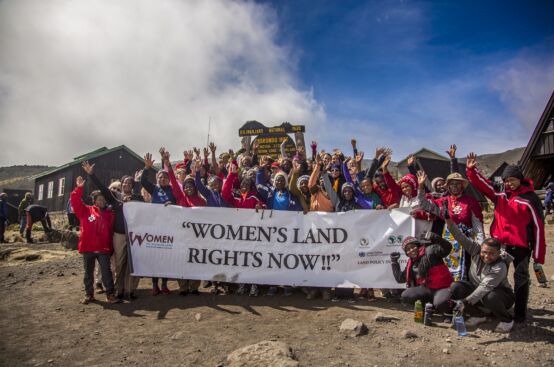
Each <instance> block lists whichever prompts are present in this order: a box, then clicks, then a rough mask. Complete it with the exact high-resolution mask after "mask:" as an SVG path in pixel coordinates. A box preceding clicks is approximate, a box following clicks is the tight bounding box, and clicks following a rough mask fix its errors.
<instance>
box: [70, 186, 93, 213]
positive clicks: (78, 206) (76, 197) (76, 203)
mask: <svg viewBox="0 0 554 367" xmlns="http://www.w3.org/2000/svg"><path fill="white" fill-rule="evenodd" d="M76 184H77V187H75V190H73V191H72V192H71V195H70V196H69V200H70V201H71V207H72V208H73V212H74V213H75V215H76V216H77V218H79V219H80V220H86V218H87V217H88V216H89V211H88V209H87V207H86V205H85V204H84V203H83V199H82V198H83V188H84V186H85V180H84V179H83V178H82V177H81V176H79V177H77V179H76Z"/></svg>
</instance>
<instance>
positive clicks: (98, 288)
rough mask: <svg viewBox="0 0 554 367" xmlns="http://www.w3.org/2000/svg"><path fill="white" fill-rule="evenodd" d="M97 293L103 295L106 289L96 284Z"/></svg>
mask: <svg viewBox="0 0 554 367" xmlns="http://www.w3.org/2000/svg"><path fill="white" fill-rule="evenodd" d="M96 293H98V294H102V293H104V287H103V286H102V283H100V282H96Z"/></svg>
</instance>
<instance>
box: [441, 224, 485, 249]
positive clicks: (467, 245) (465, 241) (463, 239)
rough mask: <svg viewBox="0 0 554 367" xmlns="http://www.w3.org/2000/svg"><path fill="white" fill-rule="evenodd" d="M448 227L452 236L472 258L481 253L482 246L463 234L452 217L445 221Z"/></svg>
mask: <svg viewBox="0 0 554 367" xmlns="http://www.w3.org/2000/svg"><path fill="white" fill-rule="evenodd" d="M445 221H446V225H447V227H448V230H449V231H450V233H452V236H454V238H455V239H456V241H458V243H459V244H460V245H461V246H462V247H463V248H464V249H465V250H466V251H467V252H468V253H469V254H470V256H475V255H479V253H480V252H481V246H479V245H478V244H477V243H475V242H473V241H472V240H471V239H469V238H467V236H466V235H465V234H464V233H463V232H462V230H461V229H460V228H458V226H457V225H456V224H455V223H454V222H453V221H452V219H450V217H448V218H446V219H445Z"/></svg>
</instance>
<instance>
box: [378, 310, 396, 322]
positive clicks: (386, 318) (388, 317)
mask: <svg viewBox="0 0 554 367" xmlns="http://www.w3.org/2000/svg"><path fill="white" fill-rule="evenodd" d="M399 320H400V319H399V318H398V317H395V316H391V315H383V313H381V312H378V313H377V315H375V321H381V322H383V321H399Z"/></svg>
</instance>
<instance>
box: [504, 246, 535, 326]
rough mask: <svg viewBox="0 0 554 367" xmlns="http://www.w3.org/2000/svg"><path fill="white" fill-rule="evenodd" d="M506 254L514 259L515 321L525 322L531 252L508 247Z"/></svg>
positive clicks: (523, 248)
mask: <svg viewBox="0 0 554 367" xmlns="http://www.w3.org/2000/svg"><path fill="white" fill-rule="evenodd" d="M506 252H507V253H509V254H510V255H512V256H513V257H514V267H515V268H514V293H515V295H516V302H515V306H514V319H515V320H516V321H523V320H525V317H526V316H527V301H528V300H529V284H530V279H529V261H530V260H531V250H530V249H529V248H525V247H518V246H506Z"/></svg>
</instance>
